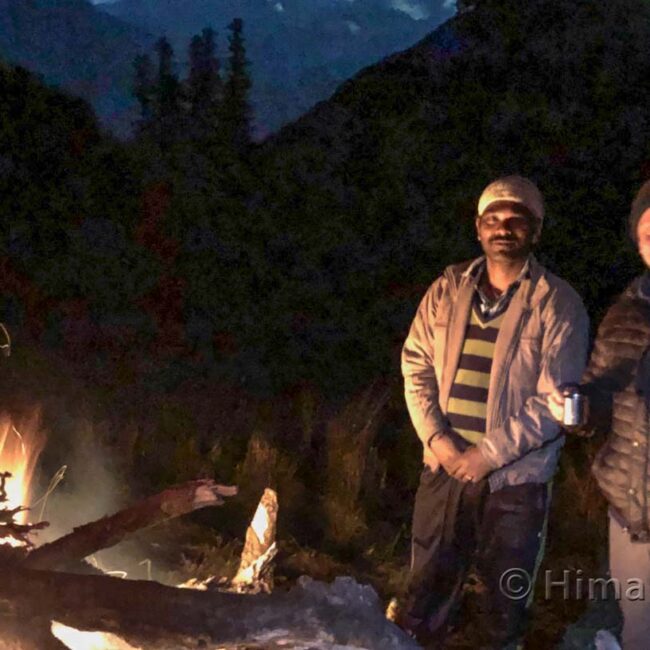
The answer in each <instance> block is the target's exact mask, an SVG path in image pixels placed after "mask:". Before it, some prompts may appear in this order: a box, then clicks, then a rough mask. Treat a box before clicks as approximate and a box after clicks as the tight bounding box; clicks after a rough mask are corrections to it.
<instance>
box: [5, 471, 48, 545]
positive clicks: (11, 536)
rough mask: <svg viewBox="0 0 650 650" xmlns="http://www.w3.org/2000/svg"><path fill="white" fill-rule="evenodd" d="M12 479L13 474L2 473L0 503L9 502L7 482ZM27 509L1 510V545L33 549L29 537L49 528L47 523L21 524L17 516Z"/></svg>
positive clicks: (19, 507) (18, 507)
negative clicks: (36, 531) (17, 520)
mask: <svg viewBox="0 0 650 650" xmlns="http://www.w3.org/2000/svg"><path fill="white" fill-rule="evenodd" d="M8 478H11V472H0V503H6V502H7V500H8V499H7V488H6V481H7V479H8ZM25 510H26V508H23V507H22V506H16V507H14V508H11V507H10V508H7V507H2V508H0V544H6V545H10V546H20V547H25V548H31V547H32V546H33V544H32V541H31V540H30V539H29V535H30V534H31V533H33V532H34V531H35V530H41V529H43V528H46V527H47V526H48V523H47V522H45V521H44V522H40V523H37V524H19V523H17V522H16V516H17V515H18V514H20V513H22V512H25Z"/></svg>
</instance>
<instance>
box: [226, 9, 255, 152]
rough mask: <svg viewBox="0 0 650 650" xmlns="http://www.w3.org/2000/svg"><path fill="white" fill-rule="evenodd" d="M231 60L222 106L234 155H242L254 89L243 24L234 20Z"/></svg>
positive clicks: (247, 132)
mask: <svg viewBox="0 0 650 650" xmlns="http://www.w3.org/2000/svg"><path fill="white" fill-rule="evenodd" d="M228 29H229V30H230V36H229V37H228V41H229V48H228V49H229V50H230V57H229V59H228V61H229V70H228V79H227V82H226V89H225V97H224V102H223V122H224V125H223V127H224V130H225V134H226V136H227V138H228V140H229V141H230V143H231V145H232V146H233V147H234V149H235V151H237V152H239V153H243V152H244V151H245V150H246V148H247V146H248V144H249V143H250V114H251V109H250V105H249V101H248V92H249V90H250V87H251V81H250V77H249V75H248V61H247V60H246V48H245V45H244V35H243V31H244V21H243V20H242V19H241V18H235V19H234V20H233V21H232V23H230V25H228Z"/></svg>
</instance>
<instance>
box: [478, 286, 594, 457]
mask: <svg viewBox="0 0 650 650" xmlns="http://www.w3.org/2000/svg"><path fill="white" fill-rule="evenodd" d="M557 298H558V296H557V295H556V296H554V297H553V298H552V299H551V300H556V299H557ZM555 312H556V313H555V314H552V315H551V316H550V317H549V318H548V319H547V320H549V321H550V322H548V323H545V331H544V335H543V339H542V351H541V361H540V370H539V376H538V381H537V391H536V394H535V395H532V396H530V397H529V398H528V399H527V400H526V401H525V403H524V405H523V407H522V408H521V409H520V410H519V412H518V413H516V414H514V415H512V416H510V417H509V418H507V419H506V420H505V422H504V423H503V424H502V425H501V426H499V427H498V428H496V429H494V430H492V431H489V432H487V433H486V435H485V437H484V438H483V439H482V440H481V441H480V442H479V443H478V448H479V449H480V451H481V454H482V456H483V457H484V458H485V460H486V461H487V462H488V464H489V465H490V466H491V467H492V468H493V469H498V468H499V467H503V466H504V465H508V464H509V463H512V462H514V461H516V460H518V459H519V458H521V457H522V456H524V455H525V454H527V453H528V452H530V451H532V450H534V449H537V448H539V447H541V446H543V445H544V444H545V443H546V442H549V441H550V440H553V439H554V438H556V437H557V436H558V434H559V432H560V427H559V425H558V424H557V422H556V421H555V418H553V416H552V415H551V412H550V411H549V408H548V404H547V400H546V395H547V394H548V393H550V392H551V391H552V390H553V388H554V387H555V386H559V385H561V384H563V383H569V382H571V383H577V382H579V381H580V378H581V376H582V373H583V371H584V367H585V365H586V360H587V347H588V341H589V318H588V316H587V312H586V311H585V308H584V306H583V304H582V301H581V300H580V299H579V298H578V297H577V296H569V297H566V296H565V299H564V300H563V301H562V304H558V303H556V304H555Z"/></svg>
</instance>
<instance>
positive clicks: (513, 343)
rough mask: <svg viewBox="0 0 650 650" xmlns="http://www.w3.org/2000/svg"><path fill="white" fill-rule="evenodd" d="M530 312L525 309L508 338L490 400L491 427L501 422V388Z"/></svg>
mask: <svg viewBox="0 0 650 650" xmlns="http://www.w3.org/2000/svg"><path fill="white" fill-rule="evenodd" d="M529 313H530V310H526V311H525V312H524V313H523V314H522V316H521V318H520V319H519V322H518V323H517V329H516V330H515V331H514V333H513V336H512V339H510V346H509V348H508V351H507V354H506V357H505V360H504V362H503V369H502V370H501V375H500V377H499V383H498V384H497V387H496V389H495V391H494V392H495V395H494V400H493V402H492V411H491V413H490V416H491V417H490V425H491V428H492V429H494V428H496V427H497V426H499V425H500V424H501V421H500V420H499V421H497V417H496V415H497V413H498V412H499V411H500V409H499V406H500V405H501V401H502V399H503V388H504V385H505V382H506V376H507V374H508V370H509V368H510V365H511V364H512V359H513V357H514V354H515V349H516V348H517V345H519V334H520V333H521V330H522V329H523V327H524V320H525V319H526V320H527V318H528V314H529Z"/></svg>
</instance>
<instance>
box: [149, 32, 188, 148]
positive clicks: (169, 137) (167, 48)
mask: <svg viewBox="0 0 650 650" xmlns="http://www.w3.org/2000/svg"><path fill="white" fill-rule="evenodd" d="M156 52H157V54H158V80H157V84H156V92H155V95H156V102H155V112H154V120H155V123H156V125H155V127H156V128H155V131H156V139H157V141H158V143H159V144H160V145H161V146H162V147H163V148H164V147H166V146H168V145H169V144H171V143H172V142H174V141H175V140H176V139H177V137H178V136H179V135H180V134H181V133H182V131H183V128H182V125H181V123H180V121H181V117H182V115H181V105H180V100H181V97H180V95H181V93H180V84H179V81H178V77H177V76H176V74H175V72H174V50H173V48H172V46H171V44H170V43H169V41H168V40H167V39H166V38H165V37H164V36H163V37H161V38H160V39H158V41H157V42H156Z"/></svg>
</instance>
